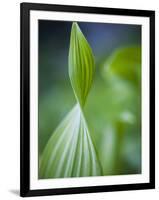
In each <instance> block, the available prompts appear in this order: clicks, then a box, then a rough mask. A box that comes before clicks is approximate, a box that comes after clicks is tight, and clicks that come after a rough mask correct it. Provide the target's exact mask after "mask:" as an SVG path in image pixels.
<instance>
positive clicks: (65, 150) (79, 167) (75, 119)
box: [39, 23, 102, 178]
mask: <svg viewBox="0 0 159 200" xmlns="http://www.w3.org/2000/svg"><path fill="white" fill-rule="evenodd" d="M70 43H71V44H70V51H69V75H70V80H71V84H72V87H73V90H74V94H75V96H76V99H77V104H76V105H75V106H74V108H73V109H72V110H71V111H70V113H69V114H68V115H67V116H66V117H65V118H64V119H63V121H62V122H61V123H60V124H59V126H58V127H57V129H56V130H55V131H54V132H53V134H52V136H51V138H50V139H49V141H48V143H47V145H46V147H45V149H44V151H43V153H42V156H41V159H40V161H39V165H40V167H39V178H60V177H61V178H62V177H81V176H98V175H102V170H101V165H100V162H99V160H98V157H97V154H96V151H95V147H94V145H93V142H92V139H91V135H90V132H89V130H88V126H87V123H86V120H85V117H84V114H83V107H82V106H83V105H84V103H85V100H86V97H87V94H88V92H89V89H90V87H91V84H92V78H93V72H94V60H93V55H92V52H91V48H90V47H89V45H88V43H87V41H86V39H85V38H84V36H83V34H82V32H81V31H80V29H79V27H78V25H77V24H76V23H73V26H72V31H71V41H70Z"/></svg>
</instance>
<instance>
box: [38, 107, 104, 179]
mask: <svg viewBox="0 0 159 200" xmlns="http://www.w3.org/2000/svg"><path fill="white" fill-rule="evenodd" d="M80 109H81V108H80V106H79V104H77V105H75V106H74V108H73V109H72V110H71V112H70V113H69V114H68V115H67V116H66V117H65V118H64V120H63V121H62V122H61V123H60V125H59V126H58V127H57V129H56V130H55V132H54V133H53V134H52V137H51V138H50V140H49V142H48V143H47V145H46V147H45V149H44V152H43V154H42V157H41V162H40V170H39V178H60V177H81V176H97V175H101V167H100V164H99V161H98V158H97V155H96V151H95V148H94V145H93V143H92V139H91V137H90V133H89V130H88V127H87V124H86V122H85V119H84V116H83V114H82V112H81V110H80Z"/></svg>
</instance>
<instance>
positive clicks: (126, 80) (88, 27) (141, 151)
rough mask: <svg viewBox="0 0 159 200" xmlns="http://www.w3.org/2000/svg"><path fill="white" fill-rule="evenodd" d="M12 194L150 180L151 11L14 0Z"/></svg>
mask: <svg viewBox="0 0 159 200" xmlns="http://www.w3.org/2000/svg"><path fill="white" fill-rule="evenodd" d="M20 159H21V175H20V176H21V180H20V183H21V184H20V194H21V196H36V195H55V194H71V193H86V192H106V191H117V190H118V191H119V190H138V189H150V188H154V187H155V13H154V11H148V10H128V9H116V8H103V7H102V8H101V7H98V8H97V7H82V6H69V5H65V6H64V5H48V4H34V3H22V4H21V158H20Z"/></svg>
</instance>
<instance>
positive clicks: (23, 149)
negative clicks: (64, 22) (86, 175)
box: [20, 3, 155, 197]
mask: <svg viewBox="0 0 159 200" xmlns="http://www.w3.org/2000/svg"><path fill="white" fill-rule="evenodd" d="M32 10H39V11H41V10H43V11H60V12H61V13H62V12H77V13H96V14H107V15H109V14H110V15H119V16H120V15H123V16H138V17H148V18H149V19H150V38H149V40H150V63H149V66H150V75H149V78H150V97H149V98H150V130H149V133H151V134H150V141H149V143H150V172H149V173H150V180H149V183H136V184H121V185H103V186H87V187H74V188H59V189H55V188H52V189H37V190H31V189H30V133H29V127H30V100H29V99H30V66H29V59H30V57H29V51H30V45H29V41H30V35H29V31H30V21H29V20H30V11H32ZM20 11H21V16H20V25H21V55H20V57H21V63H20V65H21V74H20V76H21V82H20V94H21V99H20V101H21V106H20V110H21V113H20V117H21V122H20V124H21V125H20V132H21V135H20V138H21V139H20V196H22V197H28V196H39V195H59V194H76V193H94V192H107V191H122V190H139V189H153V188H155V11H149V10H131V9H117V8H101V7H83V6H70V5H51V4H50V5H49V4H35V3H21V5H20Z"/></svg>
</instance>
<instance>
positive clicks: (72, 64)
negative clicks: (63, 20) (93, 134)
mask: <svg viewBox="0 0 159 200" xmlns="http://www.w3.org/2000/svg"><path fill="white" fill-rule="evenodd" d="M94 70H95V65H94V58H93V53H92V50H91V48H90V46H89V44H88V42H87V40H86V38H85V37H84V35H83V33H82V32H81V30H80V28H79V26H78V24H77V23H75V22H74V23H73V25H72V30H71V38H70V49H69V76H70V80H71V84H72V87H73V90H74V93H75V96H76V98H77V100H78V101H79V103H80V105H81V106H83V105H84V103H85V101H86V98H87V94H88V92H89V90H90V87H91V85H92V80H93V74H94Z"/></svg>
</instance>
